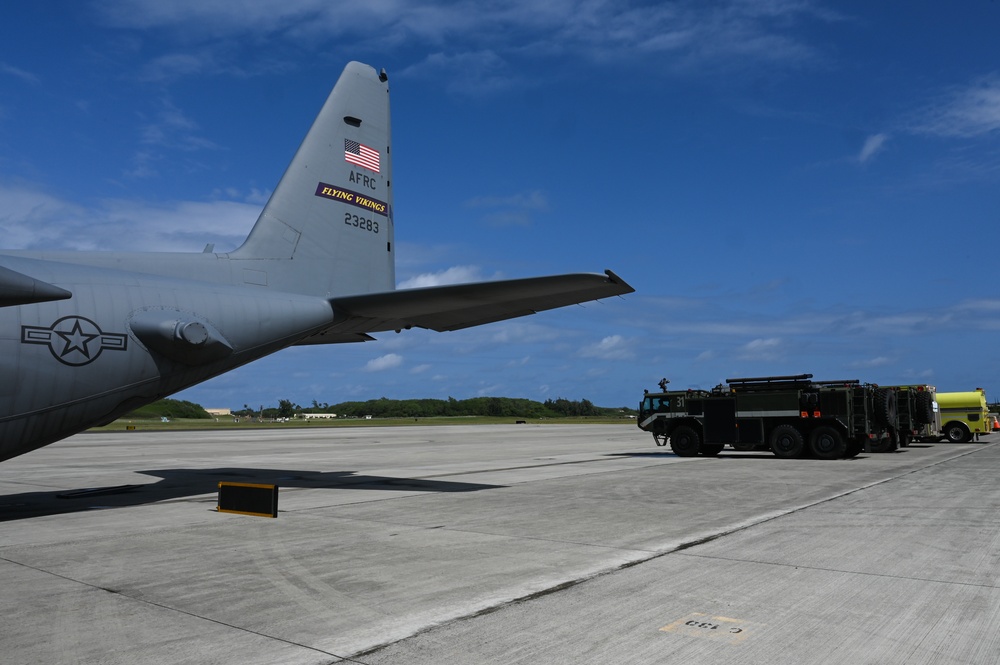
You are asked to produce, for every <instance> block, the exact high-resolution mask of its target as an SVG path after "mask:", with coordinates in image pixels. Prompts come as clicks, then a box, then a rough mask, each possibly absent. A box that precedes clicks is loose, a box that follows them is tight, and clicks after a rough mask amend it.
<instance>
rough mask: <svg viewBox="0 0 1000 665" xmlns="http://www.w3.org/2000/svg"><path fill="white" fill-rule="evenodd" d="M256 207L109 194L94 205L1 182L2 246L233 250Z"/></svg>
mask: <svg viewBox="0 0 1000 665" xmlns="http://www.w3.org/2000/svg"><path fill="white" fill-rule="evenodd" d="M260 211H261V206H260V205H259V204H256V203H242V202H239V201H174V202H171V203H164V204H158V205H151V204H147V203H143V202H139V201H131V200H127V199H108V200H105V201H102V202H101V203H100V204H98V206H97V207H85V206H80V205H77V204H74V203H70V202H68V201H64V200H62V199H59V198H58V197H55V196H52V195H51V194H48V193H47V192H45V191H44V189H43V188H41V187H37V186H31V185H4V184H0V231H2V233H3V235H4V242H3V245H4V248H5V249H48V250H66V249H70V250H93V249H100V250H134V251H170V252H172V251H179V252H184V251H188V252H199V251H201V250H202V248H203V247H204V246H205V244H207V243H213V244H215V245H216V251H219V252H224V251H229V250H230V249H235V248H236V247H237V246H238V245H239V244H240V242H242V240H243V238H245V237H246V235H247V233H249V232H250V229H251V228H252V227H253V224H254V222H255V221H256V220H257V217H258V216H259V215H260Z"/></svg>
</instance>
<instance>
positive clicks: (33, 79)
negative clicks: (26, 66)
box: [0, 62, 40, 85]
mask: <svg viewBox="0 0 1000 665" xmlns="http://www.w3.org/2000/svg"><path fill="white" fill-rule="evenodd" d="M0 74H9V75H11V76H14V77H17V78H19V79H21V80H22V81H27V82H28V83H31V84H33V85H38V83H40V81H39V80H38V77H37V76H35V75H34V74H32V73H31V72H27V71H25V70H23V69H20V68H18V67H14V66H13V65H8V64H7V63H6V62H0Z"/></svg>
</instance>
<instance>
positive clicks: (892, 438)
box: [872, 430, 899, 453]
mask: <svg viewBox="0 0 1000 665" xmlns="http://www.w3.org/2000/svg"><path fill="white" fill-rule="evenodd" d="M898 448H899V439H898V437H897V436H896V432H895V430H889V433H888V436H884V437H882V438H881V439H877V440H876V441H874V442H873V443H872V452H873V453H894V452H896V450H897V449H898Z"/></svg>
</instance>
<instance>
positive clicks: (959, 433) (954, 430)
mask: <svg viewBox="0 0 1000 665" xmlns="http://www.w3.org/2000/svg"><path fill="white" fill-rule="evenodd" d="M944 436H945V438H946V439H948V440H949V441H951V442H952V443H968V442H969V441H972V432H970V431H969V428H968V427H966V426H965V424H964V423H958V422H955V423H948V424H947V425H945V427H944Z"/></svg>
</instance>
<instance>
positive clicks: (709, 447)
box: [701, 443, 726, 457]
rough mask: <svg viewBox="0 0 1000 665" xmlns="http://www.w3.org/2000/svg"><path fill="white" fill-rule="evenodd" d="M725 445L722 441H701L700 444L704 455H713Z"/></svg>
mask: <svg viewBox="0 0 1000 665" xmlns="http://www.w3.org/2000/svg"><path fill="white" fill-rule="evenodd" d="M725 447H726V445H725V444H724V443H703V444H701V454H702V455H704V456H705V457H715V456H716V455H718V454H719V453H721V452H722V449H723V448H725Z"/></svg>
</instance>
